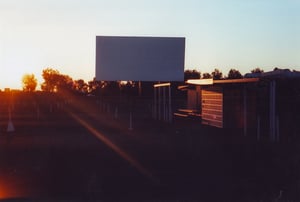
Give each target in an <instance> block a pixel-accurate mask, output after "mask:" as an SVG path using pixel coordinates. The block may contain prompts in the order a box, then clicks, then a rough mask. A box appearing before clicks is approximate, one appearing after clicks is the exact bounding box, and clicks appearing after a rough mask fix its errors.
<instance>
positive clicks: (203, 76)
mask: <svg viewBox="0 0 300 202" xmlns="http://www.w3.org/2000/svg"><path fill="white" fill-rule="evenodd" d="M210 78H212V76H211V74H210V73H204V74H203V75H202V79H210Z"/></svg>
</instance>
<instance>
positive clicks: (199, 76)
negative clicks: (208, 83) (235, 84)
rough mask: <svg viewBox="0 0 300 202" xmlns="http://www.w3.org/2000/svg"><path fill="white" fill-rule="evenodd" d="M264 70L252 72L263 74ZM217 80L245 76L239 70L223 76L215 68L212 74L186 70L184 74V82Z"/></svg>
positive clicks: (256, 69) (255, 69)
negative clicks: (189, 80) (190, 80)
mask: <svg viewBox="0 0 300 202" xmlns="http://www.w3.org/2000/svg"><path fill="white" fill-rule="evenodd" d="M263 72H264V70H262V69H261V68H259V67H257V68H254V69H252V70H251V73H255V74H260V73H263ZM211 78H212V79H215V80H219V79H242V78H243V75H242V74H241V73H240V71H239V70H237V69H230V70H229V72H228V73H227V76H226V75H223V73H222V72H221V71H220V70H219V69H217V68H215V69H214V71H212V72H211V73H208V72H205V73H203V74H201V72H199V71H197V70H195V69H194V70H185V72H184V80H185V81H186V80H188V79H211Z"/></svg>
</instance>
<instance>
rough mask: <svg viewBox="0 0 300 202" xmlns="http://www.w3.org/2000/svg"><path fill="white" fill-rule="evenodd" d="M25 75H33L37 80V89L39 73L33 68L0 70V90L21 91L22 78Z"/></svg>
mask: <svg viewBox="0 0 300 202" xmlns="http://www.w3.org/2000/svg"><path fill="white" fill-rule="evenodd" d="M26 74H33V75H34V76H35V78H37V80H38V88H39V84H40V80H41V78H40V77H41V76H40V74H41V73H39V72H37V71H36V70H35V69H34V68H31V69H30V68H1V69H0V89H2V90H3V89H5V88H9V89H15V90H22V78H23V76H24V75H26Z"/></svg>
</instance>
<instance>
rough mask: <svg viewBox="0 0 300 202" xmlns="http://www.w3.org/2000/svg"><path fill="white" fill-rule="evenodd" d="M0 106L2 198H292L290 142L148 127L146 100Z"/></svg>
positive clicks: (73, 99)
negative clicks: (12, 127)
mask: <svg viewBox="0 0 300 202" xmlns="http://www.w3.org/2000/svg"><path fill="white" fill-rule="evenodd" d="M0 98H1V101H2V102H1V104H0V199H24V200H26V199H53V200H58V199H79V200H97V199H116V200H126V199H127V200H128V199H129V200H131V199H138V200H141V199H152V200H154V199H155V200H207V199H211V200H276V199H285V200H293V199H300V194H299V193H300V192H299V191H300V181H299V180H300V179H299V177H300V175H299V174H300V173H299V172H300V169H299V163H300V153H299V148H298V143H297V142H293V143H289V144H288V145H287V144H281V143H270V142H268V141H261V142H257V141H255V140H253V138H250V137H245V136H243V135H242V133H239V132H238V131H229V130H222V129H217V128H212V127H208V126H202V125H201V124H200V122H199V120H191V119H181V118H174V119H173V122H172V123H162V122H158V121H154V120H153V119H152V118H151V107H150V105H149V103H151V100H150V101H149V102H147V101H141V100H134V101H132V100H131V101H129V102H128V100H126V99H125V98H124V99H123V100H118V99H111V98H110V99H108V98H106V99H104V98H97V97H83V96H75V95H63V96H61V95H56V94H54V95H50V94H43V93H35V94H24V93H15V94H13V95H11V94H10V95H7V94H4V93H2V94H1V95H0ZM128 103H130V104H128ZM9 114H10V115H11V120H10V119H9ZM130 114H131V121H130ZM10 121H11V123H12V124H13V126H14V129H15V131H14V132H7V127H8V123H9V122H10Z"/></svg>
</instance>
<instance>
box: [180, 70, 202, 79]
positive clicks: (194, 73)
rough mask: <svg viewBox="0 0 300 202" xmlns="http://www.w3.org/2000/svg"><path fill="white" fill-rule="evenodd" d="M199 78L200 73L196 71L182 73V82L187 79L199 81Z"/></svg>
mask: <svg viewBox="0 0 300 202" xmlns="http://www.w3.org/2000/svg"><path fill="white" fill-rule="evenodd" d="M200 78H201V73H200V72H199V71H197V70H195V69H194V70H185V71H184V80H185V81H186V80H189V79H200Z"/></svg>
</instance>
